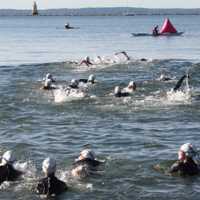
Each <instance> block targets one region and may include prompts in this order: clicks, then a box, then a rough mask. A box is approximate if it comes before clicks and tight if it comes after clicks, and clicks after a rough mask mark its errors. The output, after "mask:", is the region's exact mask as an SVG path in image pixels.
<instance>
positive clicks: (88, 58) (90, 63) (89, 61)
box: [79, 56, 93, 67]
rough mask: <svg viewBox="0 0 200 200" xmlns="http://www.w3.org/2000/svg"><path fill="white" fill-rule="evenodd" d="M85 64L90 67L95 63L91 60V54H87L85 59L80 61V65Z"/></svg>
mask: <svg viewBox="0 0 200 200" xmlns="http://www.w3.org/2000/svg"><path fill="white" fill-rule="evenodd" d="M83 64H85V65H87V66H88V67H89V66H90V65H93V63H92V62H91V60H90V57H89V56H87V57H86V58H85V59H83V60H82V61H81V62H80V64H79V65H83Z"/></svg>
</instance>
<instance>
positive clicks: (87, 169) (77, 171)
mask: <svg viewBox="0 0 200 200" xmlns="http://www.w3.org/2000/svg"><path fill="white" fill-rule="evenodd" d="M102 163H103V162H101V161H98V160H96V158H95V154H94V152H93V151H92V150H91V149H84V150H83V151H81V153H80V155H79V157H78V158H77V159H76V160H75V163H74V164H73V168H72V170H71V174H72V176H74V177H80V178H84V177H86V176H88V175H91V174H93V173H94V172H95V171H96V170H97V167H98V166H99V165H100V164H102Z"/></svg>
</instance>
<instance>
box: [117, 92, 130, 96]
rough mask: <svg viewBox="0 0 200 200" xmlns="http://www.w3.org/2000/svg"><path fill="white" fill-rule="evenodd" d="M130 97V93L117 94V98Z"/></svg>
mask: <svg viewBox="0 0 200 200" xmlns="http://www.w3.org/2000/svg"><path fill="white" fill-rule="evenodd" d="M128 96H130V93H128V92H119V93H116V94H115V97H128Z"/></svg>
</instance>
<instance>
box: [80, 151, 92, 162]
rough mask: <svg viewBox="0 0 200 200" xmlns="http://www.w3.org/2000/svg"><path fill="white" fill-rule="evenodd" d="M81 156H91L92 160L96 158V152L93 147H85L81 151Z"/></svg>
mask: <svg viewBox="0 0 200 200" xmlns="http://www.w3.org/2000/svg"><path fill="white" fill-rule="evenodd" d="M80 156H81V157H83V158H89V159H91V160H94V159H95V154H94V152H93V151H92V150H91V149H84V150H83V151H81V153H80Z"/></svg>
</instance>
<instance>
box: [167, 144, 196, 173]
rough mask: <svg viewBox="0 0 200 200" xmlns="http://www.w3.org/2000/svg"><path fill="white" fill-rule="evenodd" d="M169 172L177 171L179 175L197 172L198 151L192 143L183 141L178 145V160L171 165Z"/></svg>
mask: <svg viewBox="0 0 200 200" xmlns="http://www.w3.org/2000/svg"><path fill="white" fill-rule="evenodd" d="M169 172H170V173H175V172H178V173H179V174H180V175H195V174H198V173H199V159H198V152H197V150H196V148H195V146H194V145H192V144H191V143H185V144H183V145H182V146H181V147H180V149H179V151H178V161H176V162H175V163H174V164H173V165H172V166H171V168H170V170H169Z"/></svg>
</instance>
